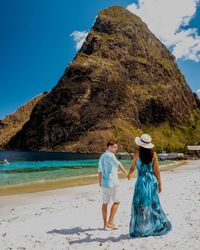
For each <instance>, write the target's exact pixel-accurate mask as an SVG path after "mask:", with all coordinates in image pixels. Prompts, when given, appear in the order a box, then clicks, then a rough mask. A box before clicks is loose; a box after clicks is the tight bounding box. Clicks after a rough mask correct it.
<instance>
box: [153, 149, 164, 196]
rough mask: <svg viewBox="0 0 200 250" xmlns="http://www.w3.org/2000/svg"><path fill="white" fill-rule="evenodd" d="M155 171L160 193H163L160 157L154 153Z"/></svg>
mask: <svg viewBox="0 0 200 250" xmlns="http://www.w3.org/2000/svg"><path fill="white" fill-rule="evenodd" d="M153 159H154V161H153V171H154V173H155V175H156V177H157V179H158V190H159V193H160V192H161V191H162V186H161V178H160V169H159V167H158V156H157V154H156V152H154V155H153Z"/></svg>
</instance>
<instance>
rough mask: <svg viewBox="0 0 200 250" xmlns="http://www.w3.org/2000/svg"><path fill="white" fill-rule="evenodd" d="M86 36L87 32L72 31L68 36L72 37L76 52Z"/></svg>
mask: <svg viewBox="0 0 200 250" xmlns="http://www.w3.org/2000/svg"><path fill="white" fill-rule="evenodd" d="M87 35H88V32H86V31H74V32H73V33H71V35H70V36H72V38H73V40H74V41H75V43H76V50H79V49H80V48H81V46H82V45H83V43H84V41H85V39H86V37H87Z"/></svg>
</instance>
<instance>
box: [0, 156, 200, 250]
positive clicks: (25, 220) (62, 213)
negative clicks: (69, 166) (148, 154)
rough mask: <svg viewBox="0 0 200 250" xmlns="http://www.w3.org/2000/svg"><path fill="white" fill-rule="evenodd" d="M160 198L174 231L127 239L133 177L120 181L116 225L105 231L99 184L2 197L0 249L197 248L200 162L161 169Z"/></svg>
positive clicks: (199, 233)
mask: <svg viewBox="0 0 200 250" xmlns="http://www.w3.org/2000/svg"><path fill="white" fill-rule="evenodd" d="M161 177H162V183H163V192H162V193H161V194H160V200H161V204H162V207H163V209H164V211H165V212H166V214H167V216H168V218H169V220H170V221H171V223H172V226H173V230H172V231H171V232H170V233H168V234H167V235H164V236H161V237H147V238H138V239H130V237H129V235H128V230H129V219H130V207H131V200H132V195H133V185H134V184H135V179H132V180H131V181H130V182H128V181H126V180H122V181H121V184H120V187H121V191H120V192H121V197H122V199H121V206H120V208H119V210H118V213H117V216H116V223H117V224H118V225H120V229H119V230H109V231H103V230H101V227H102V218H101V191H100V188H99V187H98V185H97V184H93V185H88V186H82V187H76V188H65V189H59V190H54V191H46V192H40V193H32V194H20V195H13V196H1V197H0V250H4V249H48V250H50V249H55V250H61V249H63V250H66V249H77V250H78V249H84V250H86V249H87V250H95V249H99V250H105V249H111V250H118V249H120V250H122V249H124V250H130V249H148V250H151V249H159V250H161V249H167V250H168V249H170V250H171V249H178V250H188V249H192V250H197V249H200V161H189V162H188V164H187V165H185V166H181V167H179V168H176V169H175V170H173V171H168V172H161Z"/></svg>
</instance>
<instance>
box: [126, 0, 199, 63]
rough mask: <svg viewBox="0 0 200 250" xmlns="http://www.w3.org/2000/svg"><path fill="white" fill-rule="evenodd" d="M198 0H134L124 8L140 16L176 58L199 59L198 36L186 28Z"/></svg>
mask: <svg viewBox="0 0 200 250" xmlns="http://www.w3.org/2000/svg"><path fill="white" fill-rule="evenodd" d="M199 2H200V0H138V1H137V4H136V3H132V4H130V5H128V6H127V9H128V10H130V11H131V12H133V13H134V14H136V15H138V16H140V17H141V18H142V20H143V21H144V22H145V23H146V24H147V25H148V27H149V28H150V30H151V31H152V32H153V33H154V34H155V35H156V36H157V37H158V38H159V39H160V40H161V41H162V42H163V43H164V44H165V45H166V46H168V47H169V48H171V49H172V52H173V54H174V55H175V56H176V58H177V59H181V58H182V59H189V60H193V61H196V62H199V61H200V36H199V35H198V30H197V29H194V28H193V29H191V28H188V24H189V22H190V21H191V20H192V18H193V17H194V16H195V13H196V10H197V7H198V3H199Z"/></svg>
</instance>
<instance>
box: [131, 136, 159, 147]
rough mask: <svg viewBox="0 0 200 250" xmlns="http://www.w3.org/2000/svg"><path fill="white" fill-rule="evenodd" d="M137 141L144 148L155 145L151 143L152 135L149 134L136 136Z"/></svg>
mask: <svg viewBox="0 0 200 250" xmlns="http://www.w3.org/2000/svg"><path fill="white" fill-rule="evenodd" d="M135 143H136V144H137V145H138V146H140V147H143V148H153V147H154V145H153V144H152V143H151V136H150V135H148V134H143V135H141V137H138V136H137V137H136V138H135Z"/></svg>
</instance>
